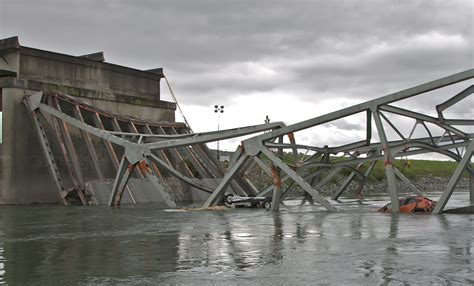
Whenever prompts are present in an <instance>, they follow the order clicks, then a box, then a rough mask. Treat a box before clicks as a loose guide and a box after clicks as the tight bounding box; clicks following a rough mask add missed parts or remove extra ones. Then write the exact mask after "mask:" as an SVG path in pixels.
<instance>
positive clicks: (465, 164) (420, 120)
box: [204, 69, 474, 213]
mask: <svg viewBox="0 0 474 286" xmlns="http://www.w3.org/2000/svg"><path fill="white" fill-rule="evenodd" d="M472 78H474V69H470V70H466V71H463V72H460V73H457V74H453V75H450V76H447V77H444V78H441V79H438V80H434V81H431V82H428V83H425V84H421V85H418V86H415V87H412V88H409V89H406V90H402V91H399V92H396V93H392V94H389V95H386V96H383V97H380V98H377V99H374V100H370V101H367V102H364V103H361V104H357V105H354V106H351V107H348V108H344V109H342V110H339V111H335V112H331V113H328V114H325V115H322V116H318V117H315V118H312V119H308V120H305V121H302V122H299V123H296V124H292V125H288V126H283V127H281V128H278V129H275V130H273V131H270V132H266V133H264V134H261V135H258V136H254V137H252V138H249V139H246V140H244V141H242V146H243V153H242V154H240V155H239V156H241V157H240V158H241V160H243V159H242V158H245V160H248V159H249V158H253V161H255V162H256V163H257V164H258V165H260V167H261V168H262V169H263V171H264V172H265V173H266V174H268V175H269V176H271V177H272V178H273V186H269V187H268V188H266V189H265V190H263V191H261V192H260V195H262V194H266V193H268V192H270V191H272V190H273V192H274V194H273V201H274V202H276V203H278V202H279V201H280V200H281V199H282V196H283V197H284V196H286V195H287V193H288V191H286V192H281V189H282V185H281V184H282V183H284V182H285V181H287V180H290V179H291V181H292V183H291V184H293V185H292V187H293V186H294V185H295V184H296V185H298V186H299V187H300V188H302V189H303V190H304V191H306V192H307V193H308V194H310V195H311V196H312V197H313V198H314V199H315V200H316V201H318V202H319V203H320V204H321V205H322V206H324V207H325V208H326V209H327V210H329V211H335V210H336V209H335V208H334V207H333V206H332V205H331V204H330V203H329V202H328V201H327V200H326V199H324V198H323V197H322V196H321V193H320V192H319V188H320V187H321V186H322V185H324V184H325V183H326V182H327V181H329V179H330V178H331V177H333V176H334V175H335V174H337V173H338V172H339V171H340V170H342V169H343V168H352V170H353V172H352V173H351V174H350V175H349V176H348V177H347V179H346V180H345V181H344V182H343V183H342V185H341V186H340V188H338V190H336V192H335V193H333V199H337V198H338V197H339V196H340V195H341V193H342V192H343V191H344V190H345V189H346V188H347V186H348V185H349V184H350V183H351V181H352V180H353V179H354V178H357V177H358V178H359V180H360V183H359V187H358V190H360V191H362V189H363V187H364V184H365V182H366V181H367V177H368V176H369V175H370V173H371V171H372V170H373V168H374V165H375V162H377V161H382V162H383V164H384V169H385V174H386V179H387V182H388V190H389V194H390V200H391V203H392V206H393V211H394V212H398V211H399V194H398V189H397V185H396V178H397V177H398V178H399V179H400V180H401V181H402V182H404V183H405V184H406V185H407V186H408V188H409V189H410V190H411V191H412V192H414V193H416V194H421V191H420V190H419V189H418V188H417V187H416V186H415V185H414V184H413V183H412V182H410V180H409V179H408V178H406V176H405V175H404V174H403V173H402V172H401V171H400V170H398V169H396V168H395V167H394V164H393V163H394V158H397V157H398V158H399V157H406V156H412V155H419V154H424V153H431V152H435V153H440V154H443V155H445V156H448V157H450V158H452V159H454V160H456V161H458V162H460V163H459V166H458V169H456V172H454V174H453V177H452V178H451V181H450V182H449V184H448V186H447V188H446V190H445V192H444V193H443V195H442V197H441V200H440V203H439V204H438V207H437V208H436V211H435V213H439V212H441V211H442V209H443V208H444V206H445V205H446V202H447V201H448V200H449V197H450V195H451V193H452V192H453V190H454V186H455V185H456V183H457V182H458V181H459V179H460V178H461V177H460V176H461V174H462V173H463V171H464V170H467V172H468V173H469V176H470V178H471V182H472V181H474V179H473V177H474V173H473V169H472V167H471V165H470V164H469V162H470V161H471V157H472V148H473V147H472V144H473V143H472V141H473V137H474V134H473V133H472V131H469V132H468V131H463V130H461V129H460V128H459V127H457V126H468V127H471V128H472V127H473V126H474V120H473V119H472V118H468V119H465V118H449V119H448V118H445V115H444V114H443V111H444V110H446V109H447V108H449V107H452V106H453V105H455V104H457V103H459V102H460V101H461V100H464V99H466V98H468V97H469V96H471V95H472V93H473V91H474V87H473V85H470V86H469V87H467V88H466V89H464V90H463V91H461V92H460V93H458V94H456V95H455V96H453V97H452V98H450V99H448V100H447V101H445V102H443V103H441V104H438V105H436V106H435V112H436V113H437V114H438V116H437V117H433V116H428V115H425V114H421V113H417V112H414V111H412V110H407V109H403V108H400V107H396V106H393V104H394V103H397V102H399V101H401V100H405V99H408V98H412V97H415V96H418V95H421V94H423V93H427V92H430V91H433V90H436V89H440V88H443V87H446V86H449V85H453V84H457V83H461V82H466V81H468V80H471V79H472ZM466 106H467V107H468V106H469V105H466ZM361 112H366V138H365V139H364V140H361V141H357V142H353V143H349V144H346V145H342V146H326V145H325V146H307V145H301V144H296V142H295V140H294V138H295V137H294V133H295V132H299V131H302V130H306V129H309V128H312V127H316V126H320V125H323V124H325V123H328V122H332V121H335V120H339V119H343V118H348V117H349V116H352V115H355V114H359V113H361ZM388 114H391V116H398V117H404V118H410V119H413V120H415V125H414V126H413V128H412V129H411V132H410V134H409V135H408V136H404V135H403V132H402V131H401V129H402V128H403V126H397V125H399V124H397V123H396V122H392V121H391V120H390V119H389V117H388V116H387V115H388ZM372 121H374V122H375V127H376V131H377V134H378V137H379V139H380V141H379V142H375V143H371V142H372V141H373V138H372ZM417 126H422V127H423V128H424V130H425V132H426V133H427V135H428V137H422V136H420V135H416V134H415V129H416V127H417ZM434 126H436V127H437V128H439V129H441V130H442V131H443V132H444V133H443V134H442V135H441V136H434V135H433V127H434ZM430 127H431V128H430ZM390 128H391V131H393V132H395V133H396V134H397V135H398V136H399V137H400V139H397V140H393V139H392V140H389V139H388V138H387V135H386V132H387V130H390ZM283 136H288V137H289V141H290V142H289V143H283V142H281V140H280V142H278V143H275V142H274V141H275V140H276V139H279V138H282V137H283ZM284 149H289V150H291V151H292V153H293V158H296V159H295V160H293V161H294V162H288V158H285V159H283V158H282V156H281V153H282V150H284ZM460 149H465V150H466V151H465V152H464V155H461V151H460ZM300 150H303V151H306V153H304V154H307V153H308V152H312V153H313V155H308V156H306V155H304V156H303V158H301V159H298V156H299V154H298V152H299V151H300ZM340 153H343V155H342V156H340V157H339V158H337V159H335V156H336V155H338V154H340ZM330 157H331V158H332V159H330V160H322V159H320V158H330ZM263 158H265V160H263ZM241 160H239V161H237V162H235V164H234V165H231V166H230V167H229V169H230V171H229V172H228V173H227V174H226V176H225V177H224V178H225V181H223V182H222V183H221V185H219V187H218V188H217V189H216V190H215V191H214V193H213V195H212V197H213V198H214V199H213V200H208V201H207V202H206V203H205V204H204V206H205V207H208V206H212V205H216V204H219V203H220V201H219V198H220V197H222V196H223V195H224V193H225V188H226V186H227V185H228V184H229V182H231V181H232V180H233V179H234V178H237V177H238V174H239V169H240V168H242V162H241ZM264 161H265V162H268V163H265V162H264ZM363 164H369V168H368V169H367V171H366V173H365V174H360V172H359V171H358V170H359V169H360V168H361V167H362V165H363ZM316 167H317V168H316ZM311 168H313V169H311ZM315 168H316V169H315ZM318 168H319V169H318ZM320 168H323V169H320ZM324 168H325V170H326V172H327V174H326V175H325V176H323V177H320V176H321V172H322V171H321V170H323V171H324ZM280 171H282V172H283V173H284V174H282V175H280ZM242 172H246V170H243V171H242ZM308 172H309V173H310V174H308ZM304 173H306V174H304ZM292 187H290V189H291V188H292ZM470 188H471V201H474V190H473V188H474V183H471V186H470ZM277 209H278V207H275V208H274V210H277Z"/></svg>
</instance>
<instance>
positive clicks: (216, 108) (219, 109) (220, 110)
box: [214, 105, 224, 162]
mask: <svg viewBox="0 0 474 286" xmlns="http://www.w3.org/2000/svg"><path fill="white" fill-rule="evenodd" d="M214 113H217V131H219V129H220V126H219V119H220V114H221V113H224V105H221V106H219V105H214ZM219 161H220V157H219V140H217V162H219Z"/></svg>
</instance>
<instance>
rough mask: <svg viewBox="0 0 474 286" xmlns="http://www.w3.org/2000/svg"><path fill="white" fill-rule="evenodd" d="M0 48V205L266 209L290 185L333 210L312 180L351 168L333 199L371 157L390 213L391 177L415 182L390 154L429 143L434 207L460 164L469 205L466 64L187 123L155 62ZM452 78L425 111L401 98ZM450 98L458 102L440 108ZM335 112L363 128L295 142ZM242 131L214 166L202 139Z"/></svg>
mask: <svg viewBox="0 0 474 286" xmlns="http://www.w3.org/2000/svg"><path fill="white" fill-rule="evenodd" d="M0 55H1V59H0V95H1V102H2V105H1V106H2V108H3V144H2V154H3V157H2V173H0V174H1V175H2V176H3V178H2V184H1V186H2V188H1V190H0V203H32V202H57V201H58V200H60V201H62V202H63V203H64V204H65V205H69V204H82V205H90V204H108V205H109V206H111V207H116V206H119V205H120V204H121V203H122V202H125V203H137V202H161V203H163V204H165V205H166V206H167V207H171V208H174V207H176V206H177V205H179V204H180V202H183V201H205V203H204V207H209V206H215V205H219V204H221V203H222V198H223V196H224V194H225V193H234V194H237V195H242V196H270V195H271V196H272V209H273V210H275V211H276V210H278V209H279V206H280V202H282V201H283V200H284V199H285V198H287V197H288V196H290V195H291V194H292V193H294V192H295V191H296V190H299V191H304V192H305V193H306V194H307V197H308V198H311V199H314V200H315V201H316V202H317V203H319V204H320V205H321V206H322V207H324V208H325V209H327V210H328V211H337V209H336V207H335V204H334V203H331V202H330V200H328V199H327V198H325V197H324V196H323V194H322V192H321V187H322V186H324V185H325V184H327V183H328V182H329V181H331V180H332V179H333V178H334V177H335V176H337V175H340V174H341V173H342V171H344V170H346V171H347V170H349V175H348V176H347V177H346V178H345V179H344V180H343V182H342V183H341V184H340V186H339V187H338V188H337V189H335V190H333V191H332V196H331V199H332V200H338V198H339V197H340V196H341V194H342V193H343V192H344V191H346V190H347V187H348V186H349V185H350V184H353V183H354V182H356V184H357V193H358V194H362V190H363V189H364V187H365V185H366V183H367V180H368V178H369V176H370V175H371V173H372V171H373V170H374V167H375V165H376V164H377V163H379V164H383V166H384V170H385V176H386V181H387V185H388V188H387V191H388V194H389V195H390V200H391V204H392V209H393V211H394V212H398V210H399V196H400V194H399V190H398V187H397V183H396V182H397V180H399V181H401V182H403V183H404V184H405V185H406V186H407V187H408V189H409V190H410V191H411V192H413V193H416V194H422V191H421V190H419V189H418V188H417V187H416V186H415V184H413V183H412V182H411V181H410V180H409V178H407V177H406V176H405V175H404V174H403V172H402V171H401V170H399V169H397V168H396V166H395V165H394V160H395V158H409V157H411V156H416V155H421V154H427V153H437V154H441V155H443V156H445V157H447V158H450V159H452V160H455V161H457V162H458V167H457V169H456V170H455V172H454V173H453V174H452V177H451V179H450V181H449V183H448V185H447V186H446V190H445V191H444V192H443V194H442V196H441V198H440V201H439V202H438V204H437V207H436V208H435V210H434V212H435V213H440V212H442V211H443V209H444V207H445V206H446V204H447V202H448V201H449V198H450V196H451V194H452V193H453V191H454V189H455V187H456V185H457V184H458V182H459V181H460V180H461V178H463V176H464V174H467V177H468V178H469V180H470V200H471V201H470V203H471V204H473V203H474V171H473V167H472V163H471V161H472V155H473V150H474V143H473V137H474V132H473V128H474V119H473V117H472V93H473V91H474V86H473V85H472V79H473V78H474V70H473V69H470V70H467V71H464V72H460V73H457V74H454V75H451V76H447V77H444V78H441V79H438V80H434V81H431V82H428V83H425V84H421V85H419V86H415V87H412V88H409V89H406V90H402V91H400V92H396V93H393V94H389V95H386V96H383V97H380V98H377V99H374V100H371V101H367V102H364V103H360V104H357V105H354V106H351V107H348V108H344V109H342V110H339V111H335V112H331V113H328V114H325V115H322V116H318V117H314V118H311V119H308V120H305V121H302V122H299V123H296V124H293V125H289V126H285V125H284V124H283V123H279V122H275V123H267V124H262V125H256V126H248V127H241V128H236V129H230V130H221V131H214V132H207V133H193V132H192V131H191V129H190V128H189V126H187V125H186V124H184V123H177V122H174V121H175V120H174V111H175V109H176V104H175V103H171V102H164V101H162V100H160V80H161V78H163V77H164V75H163V71H162V69H154V70H150V71H138V70H135V69H130V68H125V67H121V66H116V65H112V64H108V63H104V62H103V54H101V53H95V54H90V55H85V56H82V57H74V56H68V55H62V54H56V53H51V52H46V51H41V50H36V49H32V48H28V47H23V46H20V45H19V43H18V39H17V38H10V39H4V40H0ZM453 85H456V86H458V87H459V86H461V89H459V90H458V91H457V92H456V93H455V94H453V95H452V96H450V97H448V98H447V99H446V98H444V99H442V100H439V101H437V102H436V104H434V105H433V106H431V109H430V107H428V108H427V109H426V108H424V110H428V111H427V112H428V113H426V112H420V111H416V110H412V109H411V108H409V107H408V108H407V106H406V105H405V106H404V105H403V102H405V101H406V100H409V99H413V98H418V97H419V96H420V97H421V96H424V94H427V93H430V92H438V91H445V89H444V88H446V87H451V86H453ZM427 102H433V98H430V100H429V101H427ZM466 102H467V104H466ZM399 103H401V105H399ZM25 107H26V108H25ZM452 108H457V110H461V111H462V112H461V113H459V112H458V113H450V112H449V111H450V110H451V109H452ZM452 114H454V116H452ZM456 114H467V115H468V116H467V117H462V118H461V117H456ZM137 115H139V118H138V117H137ZM341 121H343V122H346V123H351V122H352V121H357V122H359V123H361V125H363V126H364V127H363V128H364V131H363V133H364V134H365V136H363V138H360V139H359V140H353V141H349V142H346V143H343V144H342V143H341V144H339V145H331V144H330V143H331V142H335V141H338V140H334V138H330V139H331V140H327V141H326V140H325V139H320V141H321V142H316V144H315V145H305V144H300V143H299V141H300V137H299V135H300V132H305V131H308V130H312V129H313V128H314V129H316V130H318V129H317V128H319V127H322V126H323V127H324V126H327V125H331V124H335V123H337V122H341ZM319 130H320V129H319ZM319 132H321V131H319ZM245 135H246V136H248V135H251V136H253V137H250V138H248V137H247V139H245V140H243V141H242V143H241V145H240V146H239V147H238V148H237V150H236V152H235V153H234V156H233V157H232V158H231V161H230V162H229V167H228V169H227V170H224V169H223V168H222V165H221V164H220V162H217V160H216V159H215V158H214V157H213V156H212V155H211V153H210V150H209V149H208V148H207V146H206V143H209V142H215V141H219V140H225V139H229V138H237V137H241V136H245ZM320 137H322V138H324V136H320ZM339 141H344V140H339ZM346 141H347V140H346ZM256 166H259V167H260V169H261V170H263V172H264V173H266V174H267V175H268V176H269V177H270V178H271V179H272V182H273V183H272V184H271V185H269V186H267V187H265V188H264V189H258V188H257V187H255V184H254V183H253V182H252V181H251V180H250V179H249V176H248V175H249V174H250V173H252V172H254V171H255V167H256Z"/></svg>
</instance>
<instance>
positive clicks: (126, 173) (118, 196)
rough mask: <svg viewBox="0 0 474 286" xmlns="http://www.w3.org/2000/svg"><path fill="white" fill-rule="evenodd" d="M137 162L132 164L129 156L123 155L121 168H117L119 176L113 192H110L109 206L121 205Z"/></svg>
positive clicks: (116, 178)
mask: <svg viewBox="0 0 474 286" xmlns="http://www.w3.org/2000/svg"><path fill="white" fill-rule="evenodd" d="M135 165H136V164H130V162H129V161H128V160H127V158H126V157H125V155H124V156H122V160H121V161H120V165H119V168H118V170H117V176H116V177H115V181H114V185H113V187H112V192H111V193H110V199H109V207H119V206H120V202H121V200H122V195H123V191H124V189H125V186H126V185H127V182H128V179H130V174H131V173H132V171H133V169H134V168H135Z"/></svg>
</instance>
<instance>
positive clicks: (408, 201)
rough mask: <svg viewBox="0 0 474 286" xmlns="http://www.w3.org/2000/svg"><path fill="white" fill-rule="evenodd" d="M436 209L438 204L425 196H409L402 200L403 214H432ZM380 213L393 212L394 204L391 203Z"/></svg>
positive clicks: (401, 209)
mask: <svg viewBox="0 0 474 286" xmlns="http://www.w3.org/2000/svg"><path fill="white" fill-rule="evenodd" d="M435 207H436V202H435V201H433V200H430V199H428V198H427V197H423V196H409V197H406V198H402V199H400V212H401V213H418V212H422V213H430V212H432V211H433V210H434V208H435ZM379 212H383V213H389V212H392V204H391V203H389V204H387V205H385V206H383V207H382V208H380V209H379Z"/></svg>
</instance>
